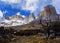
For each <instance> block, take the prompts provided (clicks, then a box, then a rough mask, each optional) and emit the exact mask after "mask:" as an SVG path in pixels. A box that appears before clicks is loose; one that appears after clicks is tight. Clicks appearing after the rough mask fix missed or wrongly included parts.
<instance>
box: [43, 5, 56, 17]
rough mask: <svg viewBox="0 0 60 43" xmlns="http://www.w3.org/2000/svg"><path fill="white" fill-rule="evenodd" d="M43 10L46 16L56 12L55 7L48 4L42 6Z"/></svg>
mask: <svg viewBox="0 0 60 43" xmlns="http://www.w3.org/2000/svg"><path fill="white" fill-rule="evenodd" d="M44 12H45V14H46V15H47V16H48V15H56V14H57V13H56V10H55V7H53V6H52V5H48V6H46V7H44Z"/></svg>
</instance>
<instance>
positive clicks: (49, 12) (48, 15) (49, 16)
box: [38, 5, 59, 22]
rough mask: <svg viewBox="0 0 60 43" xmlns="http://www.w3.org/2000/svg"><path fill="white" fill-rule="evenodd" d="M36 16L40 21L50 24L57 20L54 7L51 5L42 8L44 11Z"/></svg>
mask: <svg viewBox="0 0 60 43" xmlns="http://www.w3.org/2000/svg"><path fill="white" fill-rule="evenodd" d="M38 16H39V18H40V19H42V20H51V21H52V22H53V21H57V20H58V19H59V18H58V14H57V13H56V10H55V7H53V6H52V5H48V6H46V7H44V10H43V11H42V12H41V13H40V14H39V15H38Z"/></svg>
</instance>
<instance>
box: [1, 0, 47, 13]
mask: <svg viewBox="0 0 60 43" xmlns="http://www.w3.org/2000/svg"><path fill="white" fill-rule="evenodd" d="M1 1H3V2H5V3H7V4H9V5H11V7H12V8H16V9H22V10H29V11H30V12H31V13H35V12H36V10H39V11H41V10H42V9H43V7H44V6H45V5H46V4H47V2H48V0H1Z"/></svg>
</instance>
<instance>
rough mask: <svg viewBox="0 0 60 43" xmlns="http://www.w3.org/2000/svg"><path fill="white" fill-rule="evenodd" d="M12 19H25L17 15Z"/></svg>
mask: <svg viewBox="0 0 60 43" xmlns="http://www.w3.org/2000/svg"><path fill="white" fill-rule="evenodd" d="M11 19H23V18H22V16H20V15H17V14H16V15H14V16H12V17H11Z"/></svg>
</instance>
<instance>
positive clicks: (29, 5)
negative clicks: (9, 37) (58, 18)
mask: <svg viewBox="0 0 60 43" xmlns="http://www.w3.org/2000/svg"><path fill="white" fill-rule="evenodd" d="M49 4H50V5H53V6H54V7H55V8H56V11H57V13H60V6H59V4H60V0H0V17H3V14H6V15H7V16H12V15H14V14H20V15H21V16H23V17H25V16H29V14H30V13H34V15H35V16H37V15H38V14H39V13H40V12H41V11H42V10H43V9H44V6H46V5H49Z"/></svg>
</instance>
